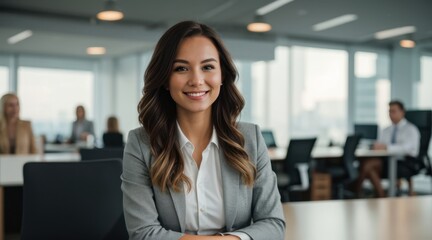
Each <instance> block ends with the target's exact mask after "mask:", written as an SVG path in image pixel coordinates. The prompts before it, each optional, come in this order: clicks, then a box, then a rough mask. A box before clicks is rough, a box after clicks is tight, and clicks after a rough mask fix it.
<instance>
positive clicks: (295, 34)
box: [0, 0, 432, 56]
mask: <svg viewBox="0 0 432 240" xmlns="http://www.w3.org/2000/svg"><path fill="white" fill-rule="evenodd" d="M272 1H273V0H117V4H118V6H119V8H120V9H121V10H122V11H123V12H124V13H125V19H124V20H122V21H119V22H115V23H108V22H99V21H96V20H95V15H96V13H97V12H98V11H99V10H101V9H102V7H103V4H104V1H103V0H73V1H71V0H61V1H59V0H38V1H34V0H0V52H4V53H31V54H48V55H67V56H86V54H85V49H86V47H88V46H94V45H99V46H104V47H106V48H107V50H108V56H119V55H122V54H128V53H131V52H137V51H145V50H146V49H148V48H151V47H152V46H153V44H154V42H155V40H156V39H158V37H159V36H160V34H161V33H162V32H163V31H164V30H166V29H167V27H169V26H170V25H172V24H174V23H176V22H178V21H180V20H186V19H192V20H198V21H201V22H204V23H208V24H210V25H211V26H213V27H215V28H216V29H217V30H218V31H219V32H220V33H221V34H222V35H225V36H231V37H235V38H247V39H263V40H269V41H270V40H274V39H275V38H277V37H288V38H294V39H306V40H319V41H325V42H337V43H347V44H369V45H370V44H380V45H383V44H384V45H389V44H392V43H394V42H396V41H397V40H398V38H394V39H389V40H385V41H376V40H374V38H373V34H374V33H375V32H378V31H382V30H386V29H391V28H396V27H402V26H415V27H416V28H417V31H416V33H415V34H414V35H413V38H414V39H415V40H417V41H418V42H419V43H420V44H425V45H427V44H430V43H431V42H432V1H431V0H397V1H395V0H326V1H319V0H294V1H293V2H291V3H288V4H286V5H284V6H283V7H281V8H279V9H277V10H275V11H273V12H270V13H269V14H267V15H266V16H265V17H266V20H267V21H268V22H269V23H271V24H272V26H273V29H272V31H271V32H269V33H264V34H256V33H255V34H254V33H249V32H247V31H246V25H247V24H248V23H249V22H250V21H251V20H252V19H253V16H254V13H255V11H256V9H258V8H259V7H262V6H264V5H266V4H268V3H270V2H272ZM344 14H356V15H357V16H358V19H357V20H356V21H354V22H351V23H348V24H345V25H342V26H339V27H335V28H331V29H328V30H324V31H321V32H314V31H313V29H312V26H313V25H314V24H317V23H319V22H322V21H325V20H328V19H331V18H335V17H338V16H341V15H344ZM26 29H30V30H32V31H33V36H32V37H30V38H28V39H26V40H24V41H22V42H19V43H17V44H15V45H9V44H8V43H7V39H8V38H9V37H10V36H12V35H14V34H16V33H19V32H20V31H23V30H26Z"/></svg>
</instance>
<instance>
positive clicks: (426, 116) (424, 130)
mask: <svg viewBox="0 0 432 240" xmlns="http://www.w3.org/2000/svg"><path fill="white" fill-rule="evenodd" d="M405 118H406V119H407V120H408V121H409V122H411V123H412V124H414V125H415V126H416V127H417V128H418V129H419V132H420V154H419V155H426V154H427V152H428V149H429V143H430V139H431V131H432V111H431V110H411V111H406V113H405Z"/></svg>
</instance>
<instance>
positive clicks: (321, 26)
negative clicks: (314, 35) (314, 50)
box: [312, 14, 357, 32]
mask: <svg viewBox="0 0 432 240" xmlns="http://www.w3.org/2000/svg"><path fill="white" fill-rule="evenodd" d="M355 20H357V15H355V14H345V15H342V16H339V17H336V18H332V19H330V20H327V21H324V22H320V23H317V24H315V25H313V26H312V28H313V30H314V31H316V32H318V31H322V30H326V29H329V28H334V27H337V26H340V25H342V24H346V23H349V22H352V21H355Z"/></svg>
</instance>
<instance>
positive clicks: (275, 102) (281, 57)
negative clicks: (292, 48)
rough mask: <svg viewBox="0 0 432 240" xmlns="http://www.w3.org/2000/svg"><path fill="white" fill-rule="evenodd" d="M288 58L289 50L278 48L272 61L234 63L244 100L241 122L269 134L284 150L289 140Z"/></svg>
mask: <svg viewBox="0 0 432 240" xmlns="http://www.w3.org/2000/svg"><path fill="white" fill-rule="evenodd" d="M288 57H289V48H288V47H277V48H276V49H275V59H274V60H273V61H257V62H248V61H236V65H237V68H238V70H239V73H240V81H239V84H238V86H239V88H240V90H241V92H242V94H243V96H244V97H245V99H246V106H245V109H244V111H243V113H242V119H241V120H244V121H250V122H254V123H257V124H259V125H260V127H261V129H263V130H264V129H266V130H272V131H273V132H274V135H275V138H276V142H277V144H278V145H279V146H287V144H288V138H289V137H288V136H289V132H288V128H289V125H288V123H289V122H288V117H289V114H288V108H289V107H288V102H289V97H288V90H289V89H288V83H289V82H288V67H289V64H288Z"/></svg>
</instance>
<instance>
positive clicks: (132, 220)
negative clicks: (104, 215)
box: [121, 129, 183, 240]
mask: <svg viewBox="0 0 432 240" xmlns="http://www.w3.org/2000/svg"><path fill="white" fill-rule="evenodd" d="M140 132H141V131H140V129H136V130H133V131H131V132H130V133H129V136H128V141H127V144H126V146H125V152H124V157H123V173H122V176H121V179H122V185H121V188H122V191H123V206H124V215H125V221H126V226H127V230H128V233H129V239H146V240H152V239H160V240H162V239H163V240H174V239H179V238H180V237H181V236H183V234H182V233H180V232H174V231H171V230H166V229H165V228H164V227H163V226H161V224H160V222H159V220H158V211H157V209H156V206H155V202H154V192H153V190H152V186H151V180H150V171H149V169H150V166H149V165H150V160H149V159H148V158H150V153H149V152H148V149H146V150H144V151H143V149H142V148H143V145H142V144H140V141H141V140H140V139H141V138H142V135H141V134H140Z"/></svg>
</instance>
